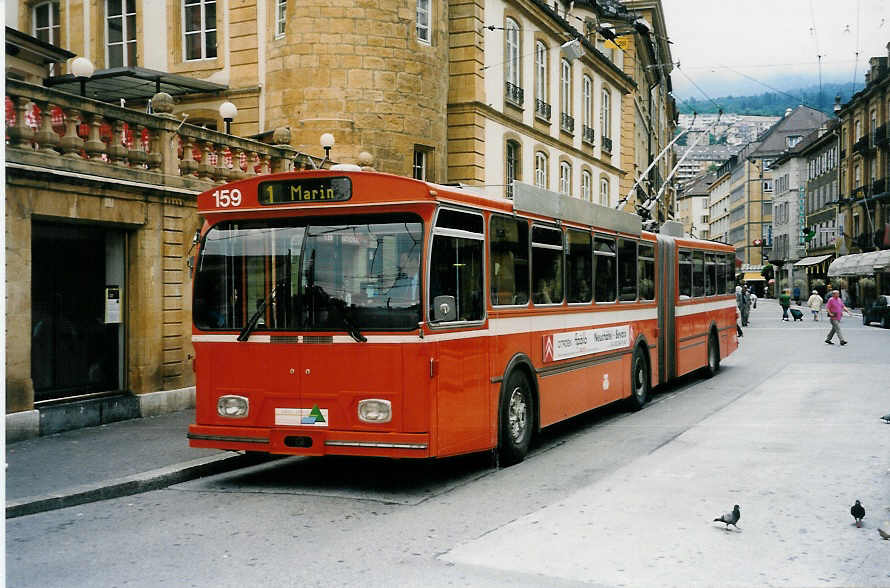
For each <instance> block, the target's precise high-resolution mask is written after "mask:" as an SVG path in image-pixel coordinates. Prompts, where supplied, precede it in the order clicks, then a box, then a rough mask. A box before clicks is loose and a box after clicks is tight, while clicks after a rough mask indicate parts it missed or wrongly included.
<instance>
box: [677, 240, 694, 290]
mask: <svg viewBox="0 0 890 588" xmlns="http://www.w3.org/2000/svg"><path fill="white" fill-rule="evenodd" d="M677 278H678V282H679V284H678V288H679V289H678V290H677V292H678V294H679V295H680V300H688V299H689V298H692V252H691V251H681V252H680V267H679V271H678V274H677Z"/></svg>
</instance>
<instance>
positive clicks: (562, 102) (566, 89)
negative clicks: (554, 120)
mask: <svg viewBox="0 0 890 588" xmlns="http://www.w3.org/2000/svg"><path fill="white" fill-rule="evenodd" d="M559 94H560V95H559V111H560V113H562V114H566V115H568V116H572V64H571V63H569V60H568V59H566V58H562V59H560V60H559Z"/></svg>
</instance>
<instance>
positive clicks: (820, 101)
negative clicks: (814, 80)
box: [810, 0, 822, 105]
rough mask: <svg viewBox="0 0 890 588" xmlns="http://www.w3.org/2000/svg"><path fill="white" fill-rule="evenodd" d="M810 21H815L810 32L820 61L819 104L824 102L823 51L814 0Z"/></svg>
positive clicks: (811, 0)
mask: <svg viewBox="0 0 890 588" xmlns="http://www.w3.org/2000/svg"><path fill="white" fill-rule="evenodd" d="M810 21H811V22H812V23H813V26H812V27H810V32H811V33H812V34H813V39H814V40H815V42H816V59H818V61H819V104H820V105H821V104H822V52H821V51H819V33H818V32H817V31H816V12H815V10H814V9H813V0H810Z"/></svg>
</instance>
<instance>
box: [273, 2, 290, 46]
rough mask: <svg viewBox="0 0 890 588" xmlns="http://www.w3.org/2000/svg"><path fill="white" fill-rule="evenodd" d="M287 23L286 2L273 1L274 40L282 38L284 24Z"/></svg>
mask: <svg viewBox="0 0 890 588" xmlns="http://www.w3.org/2000/svg"><path fill="white" fill-rule="evenodd" d="M286 21H287V0H275V38H276V39H280V38H281V37H283V36H284V23H285V22H286Z"/></svg>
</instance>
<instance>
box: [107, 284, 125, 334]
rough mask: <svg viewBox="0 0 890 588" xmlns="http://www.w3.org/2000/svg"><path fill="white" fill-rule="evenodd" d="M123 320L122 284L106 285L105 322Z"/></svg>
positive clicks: (109, 323) (114, 322) (116, 322)
mask: <svg viewBox="0 0 890 588" xmlns="http://www.w3.org/2000/svg"><path fill="white" fill-rule="evenodd" d="M120 322H121V289H120V286H106V287H105V324H106V325H111V324H118V323H120Z"/></svg>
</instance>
